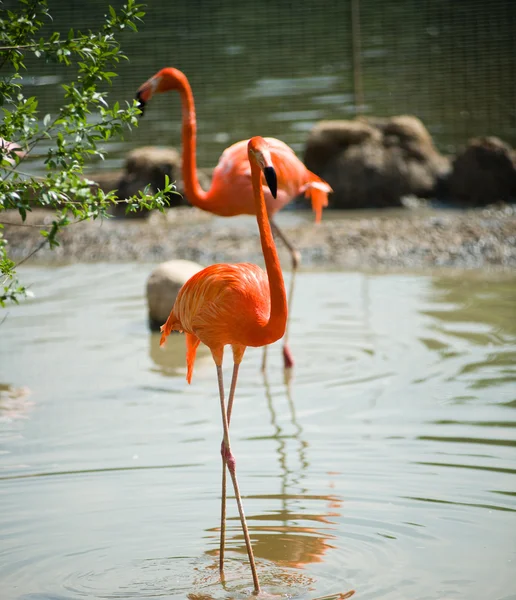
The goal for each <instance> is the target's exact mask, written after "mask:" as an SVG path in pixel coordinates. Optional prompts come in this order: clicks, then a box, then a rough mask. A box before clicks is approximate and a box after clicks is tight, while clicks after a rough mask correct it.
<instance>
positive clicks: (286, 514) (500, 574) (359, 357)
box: [0, 264, 516, 600]
mask: <svg viewBox="0 0 516 600" xmlns="http://www.w3.org/2000/svg"><path fill="white" fill-rule="evenodd" d="M150 270H151V266H150V265H142V264H128V265H105V264H99V265H75V266H65V267H60V268H52V269H51V268H35V267H32V268H24V269H20V275H21V277H22V278H23V280H24V281H25V282H30V283H32V290H33V291H34V293H35V295H36V297H35V299H33V300H29V301H27V302H25V303H24V304H22V305H21V306H18V307H12V308H9V310H8V314H7V318H6V319H5V321H4V322H3V323H2V325H1V329H0V383H2V384H5V385H10V386H12V388H10V389H9V390H6V389H3V390H0V394H1V395H0V401H1V405H0V589H1V590H2V593H1V597H2V600H15V599H18V600H21V599H23V600H65V599H66V600H72V599H74V600H75V599H78V598H81V599H82V598H91V599H98V598H106V599H112V598H124V599H128V598H185V597H188V598H191V599H208V598H228V599H229V598H244V597H248V596H249V594H250V591H251V576H250V572H249V569H248V565H247V557H246V554H245V546H244V543H243V538H242V535H241V530H240V526H239V521H238V519H237V511H236V506H235V503H234V500H233V498H232V497H231V498H230V502H229V516H230V521H229V532H228V546H229V551H228V564H227V568H226V575H227V581H226V585H225V586H222V585H221V584H220V582H219V581H218V574H217V553H218V527H219V494H220V470H221V469H220V454H219V449H220V440H221V437H222V432H221V429H222V428H221V423H220V414H219V404H218V396H217V388H216V376H215V369H214V366H213V364H212V360H211V357H210V356H209V355H208V354H207V352H206V350H204V351H201V352H200V354H199V356H198V361H197V365H196V369H195V372H194V380H193V383H192V385H191V386H188V385H187V384H186V381H185V368H184V346H183V344H184V340H183V338H182V336H179V335H177V336H174V337H172V338H170V342H169V344H168V346H167V347H166V348H165V350H164V351H161V350H160V349H159V347H158V336H157V334H150V333H149V332H148V329H147V324H146V310H145V300H144V286H145V280H146V278H147V276H148V274H149V272H150ZM515 306H516V277H514V276H504V277H502V276H493V275H492V276H489V277H487V276H485V275H484V276H480V275H475V274H460V273H454V274H447V275H424V276H422V275H407V274H403V275H401V274H395V275H392V274H391V275H373V274H361V273H344V272H304V273H301V275H300V276H299V280H298V286H297V297H296V301H295V307H294V311H293V321H292V328H291V345H292V350H293V352H294V355H295V358H296V367H295V373H294V377H293V379H292V381H291V382H290V384H289V385H286V384H285V383H284V380H283V373H282V370H281V368H280V364H281V360H280V359H281V356H280V346H279V345H278V344H276V345H275V346H274V347H273V348H272V349H271V352H270V354H269V358H270V363H269V367H270V368H269V373H268V378H267V379H266V380H265V379H264V378H263V376H262V374H261V373H260V370H259V365H260V360H261V351H260V350H259V349H256V350H255V349H249V350H248V352H247V354H246V357H245V360H244V363H243V366H242V369H241V376H240V386H239V389H238V392H237V400H236V404H235V410H234V413H233V419H232V423H231V429H232V441H233V446H234V448H233V450H234V453H235V456H236V457H237V465H238V471H239V479H240V485H241V489H242V493H243V495H244V506H245V509H246V513H247V516H248V522H249V525H250V532H251V537H252V542H253V546H254V550H255V553H256V556H257V562H258V569H259V574H260V577H261V580H262V585H263V588H264V591H266V592H268V593H270V594H278V595H280V596H281V597H285V598H287V597H291V598H303V599H307V600H308V599H310V600H312V599H315V598H319V597H321V596H324V595H330V594H336V593H339V592H341V593H346V592H350V591H351V590H355V596H354V597H356V598H360V599H364V600H365V599H372V598H381V599H383V600H400V599H406V600H453V599H459V598H468V599H484V598H485V599H489V600H502V599H503V600H510V599H512V600H514V599H515V598H516V580H515V578H514V573H515V567H516V564H515V563H516V533H515V532H516V519H515V512H516V480H515V472H516V463H515V446H516V435H515V429H514V428H515V425H516V413H515V412H514V410H515V408H516V386H515V379H516V372H515V369H514V364H515V359H516V318H515V317H516V314H515ZM230 367H231V365H230V360H229V356H228V360H227V364H226V376H227V377H229V374H230ZM5 385H4V388H5Z"/></svg>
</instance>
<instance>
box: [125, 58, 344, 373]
mask: <svg viewBox="0 0 516 600" xmlns="http://www.w3.org/2000/svg"><path fill="white" fill-rule="evenodd" d="M170 90H177V91H178V92H179V95H180V96H181V103H182V110H183V126H182V143H183V183H184V188H185V195H186V197H187V199H188V200H189V202H190V203H191V204H193V205H194V206H197V207H198V208H201V209H202V210H206V211H208V212H211V213H214V214H216V215H219V216H222V217H232V216H235V215H254V214H256V209H255V202H254V199H253V187H252V184H251V171H250V169H249V162H248V160H247V143H248V140H243V141H241V142H237V143H236V144H233V145H232V146H230V147H229V148H227V149H226V150H225V151H224V152H223V154H222V156H221V157H220V159H219V163H218V165H217V166H216V167H215V170H214V172H213V180H212V184H211V187H210V189H209V191H208V192H205V191H204V190H203V189H202V188H201V186H200V184H199V181H198V179H197V168H196V130H197V123H196V119H195V105H194V98H193V93H192V89H191V87H190V84H189V82H188V79H187V77H186V75H185V74H184V73H182V72H181V71H178V70H177V69H174V68H172V67H168V68H165V69H161V71H158V73H156V74H155V75H154V76H153V77H151V78H150V79H149V80H148V81H146V82H145V83H144V84H143V85H141V86H140V88H139V89H138V91H137V94H136V98H137V100H138V102H139V104H140V110H141V111H142V113H143V110H144V108H145V105H146V103H147V102H148V101H149V100H150V99H151V97H152V96H153V94H158V93H162V92H167V91H170ZM265 139H266V140H267V142H268V144H269V147H270V151H271V153H272V156H273V158H274V164H275V167H276V174H277V178H278V192H277V195H276V196H273V195H272V194H271V193H270V191H269V190H268V189H267V188H264V195H265V204H266V207H267V214H268V215H269V219H270V222H271V226H272V229H273V231H274V233H275V234H276V235H277V236H278V237H279V238H280V239H281V240H282V241H283V243H284V244H285V246H286V247H287V248H288V250H289V252H290V255H291V258H292V279H291V282H290V289H289V295H288V306H289V310H292V299H293V295H294V279H295V274H296V270H297V268H298V266H299V263H300V260H301V255H300V254H299V252H298V251H297V250H296V249H295V248H294V246H293V244H292V243H291V242H290V241H289V240H288V239H287V237H286V236H285V234H284V233H283V232H282V231H281V229H280V228H279V227H278V226H277V225H276V223H275V222H274V220H273V218H272V217H273V215H274V214H275V213H276V212H278V211H279V210H280V209H281V208H283V206H285V205H286V204H288V203H289V202H290V201H291V200H292V199H293V198H294V197H296V196H297V195H299V194H301V193H304V194H305V195H306V196H307V197H310V199H311V202H312V208H313V210H314V211H315V220H316V222H319V221H320V220H321V214H322V209H323V207H325V206H327V205H328V194H329V193H330V192H331V191H332V190H331V187H330V186H329V185H328V184H327V183H326V182H325V181H323V180H322V179H320V178H319V177H318V176H317V175H315V174H314V173H312V172H311V171H309V170H308V169H307V168H306V167H305V166H304V164H303V163H302V162H301V161H300V160H299V159H298V158H297V157H296V155H295V154H294V151H293V150H292V148H290V147H289V146H287V145H286V144H284V143H283V142H281V141H280V140H277V139H274V138H265ZM266 357H267V346H265V347H264V354H263V362H262V369H263V370H265V365H266ZM283 359H284V365H285V368H290V367H292V366H293V364H294V361H293V358H292V354H291V352H290V349H289V346H288V323H287V328H286V330H285V339H284V345H283Z"/></svg>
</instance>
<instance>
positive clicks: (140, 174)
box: [114, 146, 183, 217]
mask: <svg viewBox="0 0 516 600" xmlns="http://www.w3.org/2000/svg"><path fill="white" fill-rule="evenodd" d="M180 170H181V158H180V156H179V153H178V152H177V150H175V148H158V147H156V146H142V147H141V148H136V149H135V150H132V151H131V152H129V154H128V155H127V158H126V161H125V166H124V174H123V176H122V177H121V179H120V181H119V184H118V197H119V198H120V199H121V200H123V199H125V198H130V197H131V196H134V195H136V194H138V192H140V191H143V190H144V189H145V188H146V187H147V186H149V187H150V191H151V193H153V194H155V193H156V192H157V191H158V190H160V189H163V187H164V186H165V176H166V175H168V178H169V180H170V181H171V182H174V181H176V180H177V178H178V177H179V174H180ZM168 200H169V206H179V205H180V204H182V203H183V201H182V198H181V196H179V195H178V194H170V195H169V197H168ZM114 214H115V215H116V216H126V212H125V205H124V204H123V203H122V204H119V205H117V206H116V207H115V209H114ZM127 216H130V217H145V216H148V211H147V210H142V211H139V212H137V213H128V215H127Z"/></svg>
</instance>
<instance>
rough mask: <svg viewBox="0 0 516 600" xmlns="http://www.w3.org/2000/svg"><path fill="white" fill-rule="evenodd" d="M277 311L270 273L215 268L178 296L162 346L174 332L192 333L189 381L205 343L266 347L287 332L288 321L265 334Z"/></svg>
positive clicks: (188, 284) (242, 265)
mask: <svg viewBox="0 0 516 600" xmlns="http://www.w3.org/2000/svg"><path fill="white" fill-rule="evenodd" d="M270 312H271V301H270V289H269V280H268V278H267V274H266V273H265V272H264V271H263V270H262V269H261V268H260V267H259V266H257V265H254V264H251V263H238V264H217V265H210V266H209V267H206V268H205V269H202V271H199V272H198V273H196V274H195V275H194V276H193V277H191V278H190V279H189V280H188V281H187V282H186V283H185V284H184V285H183V287H182V288H181V290H180V291H179V294H178V295H177V298H176V301H175V303H174V307H173V308H172V311H171V313H170V315H169V317H168V319H167V321H166V323H165V325H164V326H163V327H162V335H161V344H164V343H165V341H166V338H167V337H168V335H169V334H170V333H171V332H172V331H184V332H185V333H186V334H187V368H188V373H187V379H188V383H190V382H191V380H192V372H193V365H194V361H195V353H196V349H197V346H198V345H199V342H202V343H203V344H205V345H206V346H208V347H209V348H211V349H212V350H220V349H222V348H223V347H224V346H226V345H231V346H243V347H244V348H245V347H246V346H254V347H258V346H263V345H265V344H272V343H273V342H275V341H277V340H279V339H280V338H281V337H282V336H283V334H284V333H285V324H286V313H285V319H284V322H283V323H282V322H281V320H280V322H279V323H278V326H277V327H276V328H275V329H273V330H271V331H270V332H267V333H266V335H264V334H263V333H264V329H265V328H266V325H267V323H268V322H269V318H270Z"/></svg>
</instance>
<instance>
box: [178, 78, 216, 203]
mask: <svg viewBox="0 0 516 600" xmlns="http://www.w3.org/2000/svg"><path fill="white" fill-rule="evenodd" d="M181 75H182V77H178V78H177V82H178V84H179V86H178V89H179V95H180V96H181V106H182V111H183V125H182V131H181V137H182V143H183V185H184V189H185V195H186V198H187V200H188V201H189V202H190V203H191V204H193V205H194V206H198V207H199V208H205V206H204V205H205V204H206V202H207V200H208V193H207V192H205V191H204V190H203V189H202V187H201V186H200V184H199V180H198V179H197V161H196V157H195V153H196V141H197V140H196V138H197V122H196V120H195V104H194V98H193V94H192V88H191V87H190V84H189V83H188V79H187V78H186V76H185V75H183V73H181Z"/></svg>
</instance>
